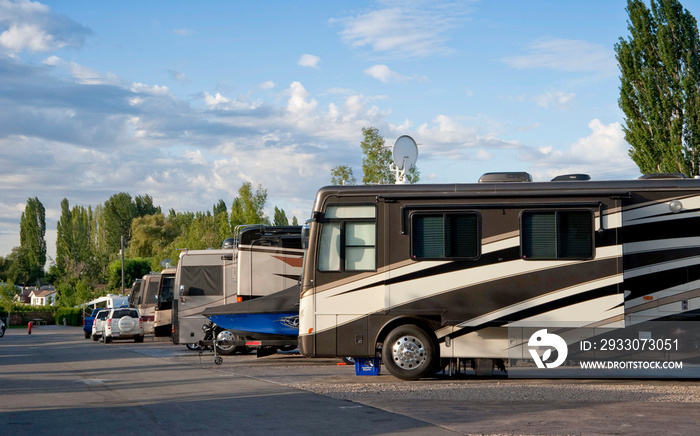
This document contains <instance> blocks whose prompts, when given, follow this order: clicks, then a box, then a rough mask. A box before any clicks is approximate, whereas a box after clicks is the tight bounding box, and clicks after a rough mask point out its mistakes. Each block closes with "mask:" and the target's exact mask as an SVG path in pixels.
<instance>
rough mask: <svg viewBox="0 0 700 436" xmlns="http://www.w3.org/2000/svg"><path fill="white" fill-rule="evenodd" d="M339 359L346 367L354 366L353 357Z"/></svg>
mask: <svg viewBox="0 0 700 436" xmlns="http://www.w3.org/2000/svg"><path fill="white" fill-rule="evenodd" d="M340 359H341V360H342V361H343V362H345V363H346V364H348V365H353V366H354V365H355V358H354V357H341V358H340Z"/></svg>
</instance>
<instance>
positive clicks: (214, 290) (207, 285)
mask: <svg viewBox="0 0 700 436" xmlns="http://www.w3.org/2000/svg"><path fill="white" fill-rule="evenodd" d="M223 268H224V267H223V266H222V265H215V266H201V265H197V266H183V267H181V268H180V284H181V285H182V286H184V287H185V289H184V292H183V295H185V296H192V295H224V282H223V280H224V272H223Z"/></svg>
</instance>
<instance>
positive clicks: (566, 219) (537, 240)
mask: <svg viewBox="0 0 700 436" xmlns="http://www.w3.org/2000/svg"><path fill="white" fill-rule="evenodd" d="M521 220H522V222H521V227H522V233H521V250H522V253H521V254H522V257H523V259H530V260H532V259H535V260H536V259H542V260H544V259H549V260H552V259H590V258H592V257H593V214H592V213H591V212H590V211H551V212H523V214H522V216H521Z"/></svg>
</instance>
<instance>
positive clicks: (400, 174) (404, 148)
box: [391, 135, 418, 184]
mask: <svg viewBox="0 0 700 436" xmlns="http://www.w3.org/2000/svg"><path fill="white" fill-rule="evenodd" d="M392 157H393V160H394V164H393V165H392V167H391V169H392V170H393V171H394V172H396V183H397V184H403V183H408V180H407V179H406V171H410V170H411V168H413V167H414V166H415V165H416V161H417V160H418V146H417V145H416V141H414V140H413V138H411V137H410V136H408V135H403V136H399V138H398V139H397V140H396V142H394V149H393V151H392Z"/></svg>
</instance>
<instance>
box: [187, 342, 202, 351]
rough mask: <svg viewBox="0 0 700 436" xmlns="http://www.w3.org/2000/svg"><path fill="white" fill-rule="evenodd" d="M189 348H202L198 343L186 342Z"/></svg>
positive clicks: (195, 349)
mask: <svg viewBox="0 0 700 436" xmlns="http://www.w3.org/2000/svg"><path fill="white" fill-rule="evenodd" d="M185 347H187V349H188V350H192V351H197V350H199V349H201V348H202V346H201V345H199V344H198V343H191V344H185Z"/></svg>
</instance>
